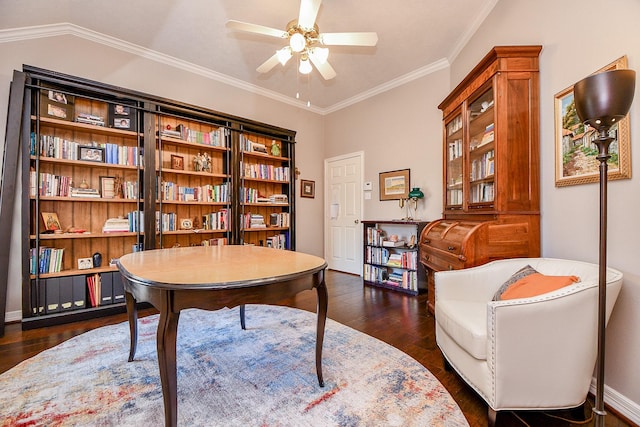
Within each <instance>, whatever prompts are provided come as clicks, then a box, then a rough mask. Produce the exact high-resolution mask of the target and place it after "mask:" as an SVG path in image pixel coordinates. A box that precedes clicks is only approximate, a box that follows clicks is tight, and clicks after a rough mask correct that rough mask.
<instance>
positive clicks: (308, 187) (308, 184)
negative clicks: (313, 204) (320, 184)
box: [300, 179, 316, 199]
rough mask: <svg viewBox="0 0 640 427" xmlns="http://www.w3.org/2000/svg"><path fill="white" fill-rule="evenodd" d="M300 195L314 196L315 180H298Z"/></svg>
mask: <svg viewBox="0 0 640 427" xmlns="http://www.w3.org/2000/svg"><path fill="white" fill-rule="evenodd" d="M300 197H308V198H311V199H313V198H314V197H316V182H315V181H309V180H307V179H302V180H300Z"/></svg>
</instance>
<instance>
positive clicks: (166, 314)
mask: <svg viewBox="0 0 640 427" xmlns="http://www.w3.org/2000/svg"><path fill="white" fill-rule="evenodd" d="M117 264H118V268H119V269H120V272H121V273H122V277H123V279H124V280H123V282H124V289H125V297H126V302H127V314H128V318H129V329H130V333H131V345H130V348H129V361H132V360H133V358H134V357H135V352H136V345H137V337H138V326H137V325H138V322H137V319H138V313H137V308H136V303H137V302H148V303H151V304H152V305H153V306H154V307H155V308H156V309H158V311H159V312H160V320H159V322H158V333H157V350H158V365H159V367H160V381H161V383H162V396H163V399H164V412H165V425H167V426H175V425H176V424H177V415H178V408H177V406H178V398H177V371H176V338H177V330H178V319H179V318H180V310H182V309H186V308H199V309H204V310H217V309H220V308H224V307H235V306H240V321H241V326H242V328H243V329H244V326H245V320H244V305H245V304H277V303H278V301H281V300H282V299H283V298H286V297H289V296H291V295H294V294H296V293H298V292H300V291H303V290H306V289H313V288H315V289H316V291H317V295H318V309H317V315H318V322H317V331H316V373H317V375H318V382H319V384H320V386H321V387H322V386H324V381H323V378H322V343H323V340H324V327H325V322H326V318H327V288H326V284H325V280H324V271H325V269H326V267H327V263H326V262H325V260H324V259H322V258H319V257H316V256H313V255H308V254H304V253H300V252H293V251H284V250H279V249H272V248H264V247H258V246H235V245H228V246H196V247H185V248H171V249H156V250H149V251H142V252H134V253H131V254H127V255H124V256H122V257H121V258H120V259H119V260H118V262H117Z"/></svg>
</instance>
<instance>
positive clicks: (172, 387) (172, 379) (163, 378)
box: [157, 301, 180, 426]
mask: <svg viewBox="0 0 640 427" xmlns="http://www.w3.org/2000/svg"><path fill="white" fill-rule="evenodd" d="M167 305H168V304H167V303H166V301H165V303H164V304H163V307H162V310H160V321H159V323H158V337H157V346H158V365H159V366H160V382H161V383H162V397H163V399H164V424H165V426H176V425H177V423H178V390H177V389H178V377H177V369H176V338H177V334H178V320H179V319H180V313H173V312H171V310H170V309H169V307H167Z"/></svg>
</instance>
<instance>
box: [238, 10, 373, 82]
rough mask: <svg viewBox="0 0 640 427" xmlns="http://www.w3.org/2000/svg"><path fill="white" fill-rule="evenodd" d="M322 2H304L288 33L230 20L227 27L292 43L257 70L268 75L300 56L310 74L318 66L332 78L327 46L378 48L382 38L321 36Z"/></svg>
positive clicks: (301, 66)
mask: <svg viewBox="0 0 640 427" xmlns="http://www.w3.org/2000/svg"><path fill="white" fill-rule="evenodd" d="M321 3H322V0H301V3H300V14H299V16H298V19H294V20H293V21H291V22H289V23H288V24H287V27H286V29H285V30H278V29H275V28H270V27H265V26H262V25H257V24H250V23H246V22H240V21H234V20H229V21H227V24H226V25H227V28H230V29H233V30H238V31H246V32H249V33H256V34H263V35H267V36H272V37H278V38H282V39H285V40H288V41H289V44H288V45H287V46H285V47H283V48H282V49H279V50H277V51H276V53H275V54H274V55H273V56H272V57H271V58H269V59H267V60H266V61H265V62H264V63H263V64H262V65H260V66H259V67H258V68H257V70H256V71H258V72H259V73H267V72H269V71H270V70H271V69H272V68H273V67H275V66H276V65H277V64H278V62H279V63H281V64H282V65H285V64H286V63H287V62H288V61H289V59H291V57H293V55H294V54H298V55H299V57H300V66H299V70H300V72H301V73H302V74H309V73H310V72H311V70H312V69H313V68H312V67H311V64H313V65H315V67H316V68H317V70H318V71H319V72H320V74H321V75H322V77H323V78H324V79H325V80H329V79H332V78H334V77H335V76H336V72H335V70H334V69H333V67H332V66H331V64H329V62H328V61H327V58H328V56H329V49H328V48H326V47H323V46H375V45H376V43H378V35H377V34H376V33H372V32H365V33H362V32H358V33H320V30H319V29H318V25H317V24H316V23H315V21H316V16H317V15H318V9H320V4H321Z"/></svg>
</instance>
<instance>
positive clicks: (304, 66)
mask: <svg viewBox="0 0 640 427" xmlns="http://www.w3.org/2000/svg"><path fill="white" fill-rule="evenodd" d="M312 69H313V68H312V67H311V62H309V59H308V58H302V59H300V68H299V69H298V70H299V71H300V72H301V73H302V74H309V73H310V72H311V70H312Z"/></svg>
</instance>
